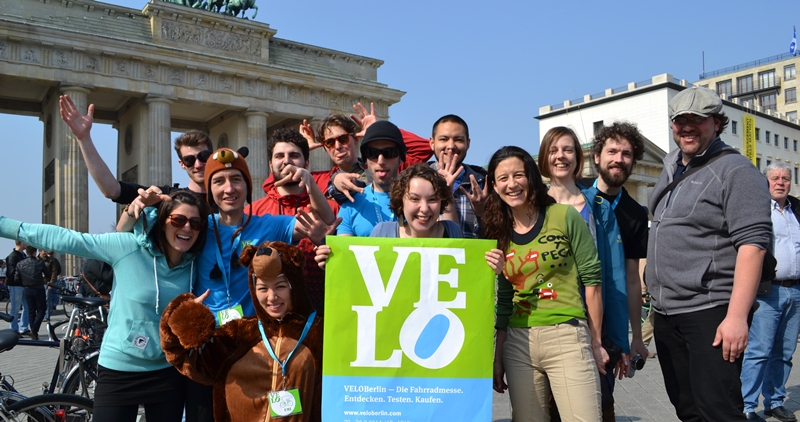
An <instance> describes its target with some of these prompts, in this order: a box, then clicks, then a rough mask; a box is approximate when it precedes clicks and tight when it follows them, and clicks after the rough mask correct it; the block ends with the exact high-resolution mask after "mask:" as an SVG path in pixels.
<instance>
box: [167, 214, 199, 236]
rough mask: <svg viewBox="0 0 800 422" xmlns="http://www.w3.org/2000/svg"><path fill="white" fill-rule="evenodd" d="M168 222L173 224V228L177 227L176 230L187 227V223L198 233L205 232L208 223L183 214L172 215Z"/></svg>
mask: <svg viewBox="0 0 800 422" xmlns="http://www.w3.org/2000/svg"><path fill="white" fill-rule="evenodd" d="M168 220H169V223H170V224H172V227H175V228H176V229H180V228H183V227H184V226H186V223H189V227H190V228H191V229H192V230H194V231H196V232H199V231H200V230H203V227H205V223H206V222H205V221H203V219H202V218H200V217H192V218H189V217H187V216H185V215H183V214H170V215H169V218H168Z"/></svg>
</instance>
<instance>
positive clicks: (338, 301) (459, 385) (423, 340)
mask: <svg viewBox="0 0 800 422" xmlns="http://www.w3.org/2000/svg"><path fill="white" fill-rule="evenodd" d="M327 244H328V245H329V246H330V248H331V255H330V257H329V259H328V263H327V265H326V270H325V274H326V275H325V323H324V324H325V337H324V352H323V366H322V418H323V421H325V422H336V421H339V422H356V421H375V422H402V421H442V420H453V421H464V420H469V421H491V420H492V419H491V418H492V360H493V341H494V291H495V290H494V286H495V283H494V278H495V277H494V271H492V269H491V268H490V267H489V265H488V264H487V263H486V259H485V254H486V251H488V250H490V249H492V248H494V247H496V246H495V245H496V242H494V241H489V240H472V239H469V240H468V239H388V238H365V237H335V236H329V237H328V238H327Z"/></svg>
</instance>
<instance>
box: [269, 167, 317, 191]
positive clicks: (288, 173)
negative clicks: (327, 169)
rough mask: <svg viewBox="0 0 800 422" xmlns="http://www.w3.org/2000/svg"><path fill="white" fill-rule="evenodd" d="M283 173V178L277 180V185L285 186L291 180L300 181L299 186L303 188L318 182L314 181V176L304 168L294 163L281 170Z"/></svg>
mask: <svg viewBox="0 0 800 422" xmlns="http://www.w3.org/2000/svg"><path fill="white" fill-rule="evenodd" d="M281 174H282V175H283V178H281V180H278V181H276V182H275V186H283V185H285V184H287V183H290V182H299V184H298V186H300V187H301V188H306V189H307V188H308V186H311V184H313V183H316V182H314V176H312V175H311V173H310V172H309V171H308V170H307V169H304V168H300V167H297V166H294V165H291V164H290V165H288V166H286V167H284V168H283V170H281Z"/></svg>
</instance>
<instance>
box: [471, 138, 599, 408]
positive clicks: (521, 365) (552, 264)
mask: <svg viewBox="0 0 800 422" xmlns="http://www.w3.org/2000/svg"><path fill="white" fill-rule="evenodd" d="M487 180H488V183H490V185H491V187H492V189H491V190H490V193H489V197H488V198H487V203H486V209H485V212H484V214H485V215H491V216H493V218H490V219H484V224H485V227H486V237H487V238H490V239H497V241H498V247H499V248H500V249H501V250H503V251H505V252H506V262H505V266H504V269H503V276H501V277H498V293H497V321H496V325H495V328H496V335H497V345H496V350H495V363H494V389H495V390H496V391H498V392H501V393H502V392H503V391H504V390H505V389H506V388H508V390H509V394H510V397H511V405H512V410H513V419H514V420H515V421H517V422H521V421H546V420H549V413H548V398H549V395H550V393H551V391H552V394H553V396H554V397H555V400H556V404H557V406H558V408H559V410H560V413H561V418H562V420H564V421H565V422H566V421H572V420H581V421H595V420H596V421H600V419H601V413H600V379H599V375H598V369H600V368H601V367H602V363H600V365H598V364H597V363H596V361H597V360H599V361H601V362H602V359H603V358H602V347H601V345H600V327H601V322H602V319H603V305H602V297H601V289H600V281H601V274H600V262H599V261H598V259H597V250H596V249H595V245H594V240H593V239H592V236H591V233H590V232H589V229H588V228H587V226H586V223H585V222H584V220H583V218H582V217H581V215H580V214H579V213H578V212H577V211H576V210H575V209H574V208H573V207H572V206H569V205H562V204H556V203H555V201H554V200H553V199H552V198H551V197H550V196H548V195H547V188H546V186H545V185H544V183H543V182H542V178H541V174H540V173H539V169H538V168H537V166H536V163H535V161H534V160H533V158H532V157H531V155H530V154H529V153H527V152H526V151H525V150H523V149H521V148H518V147H513V146H507V147H503V148H501V149H500V150H498V151H497V152H495V154H494V155H493V156H492V158H491V160H490V161H489V174H488V176H487ZM580 286H584V287H585V295H586V311H584V306H583V299H582V297H581V292H580ZM504 375H505V376H506V378H507V380H508V385H506V384H505V382H504V381H503V376H504Z"/></svg>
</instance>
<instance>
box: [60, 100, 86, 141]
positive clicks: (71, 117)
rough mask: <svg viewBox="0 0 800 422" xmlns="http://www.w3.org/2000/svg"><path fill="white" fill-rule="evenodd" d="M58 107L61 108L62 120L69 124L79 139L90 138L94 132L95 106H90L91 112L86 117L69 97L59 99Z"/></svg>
mask: <svg viewBox="0 0 800 422" xmlns="http://www.w3.org/2000/svg"><path fill="white" fill-rule="evenodd" d="M58 105H59V106H60V108H61V120H63V121H64V123H66V124H67V127H69V130H71V131H72V133H73V134H75V136H76V137H78V139H84V138H85V137H88V136H89V133H90V132H91V130H92V123H93V122H94V104H89V110H88V111H87V112H86V115H83V114H81V112H80V110H78V107H75V103H74V102H73V101H72V98H70V97H69V95H62V96H60V97H58Z"/></svg>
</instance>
